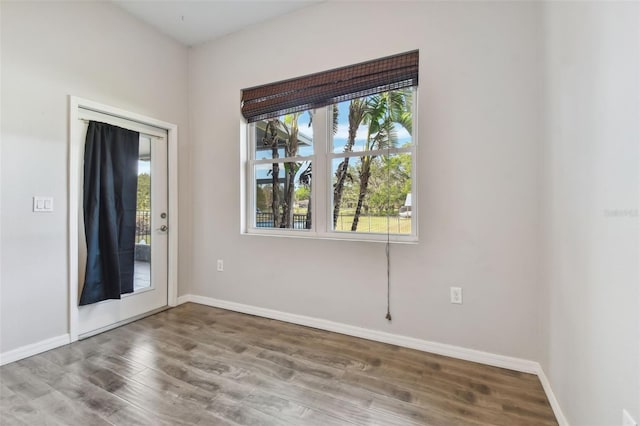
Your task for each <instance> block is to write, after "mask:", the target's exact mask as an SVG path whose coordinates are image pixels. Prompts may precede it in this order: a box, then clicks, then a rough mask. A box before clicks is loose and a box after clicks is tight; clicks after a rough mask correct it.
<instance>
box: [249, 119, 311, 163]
mask: <svg viewBox="0 0 640 426" xmlns="http://www.w3.org/2000/svg"><path fill="white" fill-rule="evenodd" d="M253 131H254V132H255V145H256V146H255V158H256V160H263V159H272V158H285V157H295V156H310V155H313V127H312V126H311V113H310V111H304V112H299V113H294V114H287V115H284V116H281V117H278V118H277V119H273V120H263V121H258V122H256V123H255V124H254V125H253Z"/></svg>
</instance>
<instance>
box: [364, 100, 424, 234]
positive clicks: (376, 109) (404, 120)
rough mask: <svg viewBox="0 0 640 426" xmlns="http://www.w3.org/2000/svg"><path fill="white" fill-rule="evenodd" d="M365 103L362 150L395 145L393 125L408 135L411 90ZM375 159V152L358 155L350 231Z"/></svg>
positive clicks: (410, 121) (410, 128) (410, 122)
mask: <svg viewBox="0 0 640 426" xmlns="http://www.w3.org/2000/svg"><path fill="white" fill-rule="evenodd" d="M366 103H367V106H366V110H367V112H366V122H367V124H368V128H367V139H366V141H365V151H372V150H380V149H385V148H388V147H392V146H395V144H396V142H397V134H396V131H395V125H396V124H399V125H401V126H402V127H404V128H405V129H407V131H408V132H409V134H411V132H412V119H411V117H412V115H411V91H407V90H395V91H390V92H384V93H380V94H377V95H373V96H371V97H369V98H368V99H367V101H366ZM375 158H376V156H375V155H364V156H362V157H360V192H359V194H358V204H357V205H356V211H355V214H354V216H353V223H352V224H351V231H356V230H357V229H358V221H359V220H360V215H361V213H362V207H363V204H364V198H365V196H366V195H367V188H368V186H369V178H370V177H371V162H372V161H373V159H375Z"/></svg>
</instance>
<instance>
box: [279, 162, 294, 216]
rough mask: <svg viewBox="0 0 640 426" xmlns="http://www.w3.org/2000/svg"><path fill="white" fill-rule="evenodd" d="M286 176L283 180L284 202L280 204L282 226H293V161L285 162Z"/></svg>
mask: <svg viewBox="0 0 640 426" xmlns="http://www.w3.org/2000/svg"><path fill="white" fill-rule="evenodd" d="M284 168H285V170H286V172H287V177H286V182H285V196H284V204H283V206H282V227H283V228H293V195H294V191H293V190H294V187H295V185H294V180H295V177H296V170H295V167H294V165H293V163H286V164H285V166H284Z"/></svg>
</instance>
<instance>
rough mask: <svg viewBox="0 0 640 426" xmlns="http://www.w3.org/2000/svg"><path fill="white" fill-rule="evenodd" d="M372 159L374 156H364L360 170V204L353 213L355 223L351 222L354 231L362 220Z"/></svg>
mask: <svg viewBox="0 0 640 426" xmlns="http://www.w3.org/2000/svg"><path fill="white" fill-rule="evenodd" d="M371 160H372V157H363V158H362V171H361V172H360V193H359V194H358V205H357V206H356V212H355V214H354V215H353V223H352V224H351V231H352V232H353V231H357V230H358V221H359V220H360V214H361V213H362V205H363V203H364V197H365V196H366V195H367V187H368V186H369V175H370V172H371Z"/></svg>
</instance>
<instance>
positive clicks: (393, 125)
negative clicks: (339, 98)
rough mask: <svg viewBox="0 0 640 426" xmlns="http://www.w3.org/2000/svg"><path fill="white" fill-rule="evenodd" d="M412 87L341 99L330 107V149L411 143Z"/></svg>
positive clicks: (368, 148) (353, 149) (348, 149)
mask: <svg viewBox="0 0 640 426" xmlns="http://www.w3.org/2000/svg"><path fill="white" fill-rule="evenodd" d="M412 108H413V89H412V88H406V89H401V90H394V91H391V92H384V93H380V94H377V95H372V96H366V97H364V98H358V99H354V100H351V101H346V102H341V103H339V104H336V105H334V107H333V110H332V111H333V124H334V126H333V129H334V134H333V152H335V153H340V152H358V151H366V150H376V149H384V148H386V147H388V146H390V147H402V146H407V145H411V143H412V137H411V131H412Z"/></svg>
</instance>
